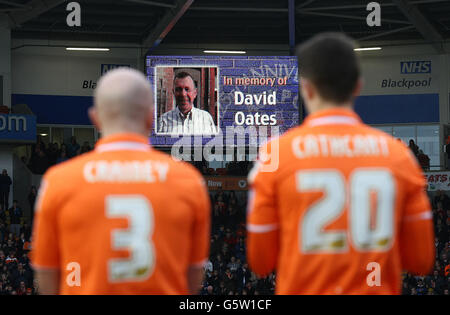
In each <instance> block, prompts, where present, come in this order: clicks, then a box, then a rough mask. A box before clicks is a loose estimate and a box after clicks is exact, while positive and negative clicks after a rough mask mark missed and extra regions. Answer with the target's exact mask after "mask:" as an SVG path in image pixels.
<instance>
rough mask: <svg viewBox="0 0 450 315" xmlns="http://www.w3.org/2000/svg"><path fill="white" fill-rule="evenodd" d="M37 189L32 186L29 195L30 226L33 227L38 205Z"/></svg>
mask: <svg viewBox="0 0 450 315" xmlns="http://www.w3.org/2000/svg"><path fill="white" fill-rule="evenodd" d="M36 197H37V189H36V186H31V190H30V193H29V194H28V204H29V205H30V213H31V216H30V225H31V226H33V220H34V204H35V203H36Z"/></svg>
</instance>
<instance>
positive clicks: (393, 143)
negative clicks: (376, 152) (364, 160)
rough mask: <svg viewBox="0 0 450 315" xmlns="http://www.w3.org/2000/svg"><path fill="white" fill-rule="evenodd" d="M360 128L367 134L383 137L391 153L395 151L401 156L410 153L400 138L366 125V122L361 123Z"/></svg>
mask: <svg viewBox="0 0 450 315" xmlns="http://www.w3.org/2000/svg"><path fill="white" fill-rule="evenodd" d="M360 128H361V130H362V133H365V134H367V135H372V136H376V137H379V138H381V139H383V140H384V141H385V142H386V144H387V145H388V147H389V150H390V151H391V154H392V153H396V154H400V155H402V156H404V155H407V156H409V155H410V152H411V150H410V149H409V148H408V146H407V145H406V144H405V143H404V142H403V141H402V140H401V139H398V138H394V137H393V136H391V135H390V134H388V133H386V132H384V131H382V130H380V129H377V128H374V127H371V126H369V125H366V124H361V126H360Z"/></svg>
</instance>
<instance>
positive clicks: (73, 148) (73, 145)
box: [67, 136, 80, 158]
mask: <svg viewBox="0 0 450 315" xmlns="http://www.w3.org/2000/svg"><path fill="white" fill-rule="evenodd" d="M78 150H80V145H79V144H78V143H77V139H76V138H75V137H74V136H73V137H71V138H70V143H69V145H68V146H67V156H68V157H69V158H72V157H74V156H76V155H77V154H78V153H79V151H78Z"/></svg>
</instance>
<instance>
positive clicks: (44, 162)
mask: <svg viewBox="0 0 450 315" xmlns="http://www.w3.org/2000/svg"><path fill="white" fill-rule="evenodd" d="M90 150H92V148H91V146H90V144H89V143H88V142H87V141H85V142H84V143H83V145H82V146H80V145H79V144H78V143H77V140H76V138H75V137H71V139H70V141H69V143H68V144H66V143H62V144H61V146H60V145H59V144H58V143H57V142H55V143H49V144H48V145H46V144H45V143H44V142H43V141H42V138H41V137H40V136H39V137H38V139H37V142H36V144H35V145H33V146H32V153H31V157H30V159H29V160H28V161H27V160H26V158H23V159H22V161H23V162H24V163H25V164H27V165H28V167H29V169H30V170H31V171H32V172H33V173H35V174H40V175H42V174H44V173H45V171H46V170H47V169H48V168H49V167H50V166H53V165H55V164H58V163H61V162H64V161H66V160H68V159H70V158H72V157H75V156H77V155H80V154H82V153H85V152H88V151H90Z"/></svg>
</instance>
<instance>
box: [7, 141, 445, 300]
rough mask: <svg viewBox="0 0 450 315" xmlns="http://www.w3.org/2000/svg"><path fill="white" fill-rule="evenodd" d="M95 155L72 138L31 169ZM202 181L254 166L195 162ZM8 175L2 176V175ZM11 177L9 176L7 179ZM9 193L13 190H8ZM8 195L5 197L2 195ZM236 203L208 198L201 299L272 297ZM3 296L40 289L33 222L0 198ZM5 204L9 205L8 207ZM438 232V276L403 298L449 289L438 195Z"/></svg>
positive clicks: (224, 196) (43, 152)
mask: <svg viewBox="0 0 450 315" xmlns="http://www.w3.org/2000/svg"><path fill="white" fill-rule="evenodd" d="M409 146H410V148H411V151H412V152H413V153H414V155H415V156H416V157H417V159H418V160H419V162H420V164H421V165H422V167H423V168H424V170H425V169H429V158H428V161H427V163H425V162H423V163H422V162H421V161H426V159H424V158H423V157H421V154H423V152H421V150H420V149H419V147H418V146H417V145H416V144H415V143H414V141H413V140H411V141H410V144H409ZM89 150H91V147H90V146H89V144H88V143H85V144H84V145H83V146H82V147H80V145H79V144H78V143H77V142H76V139H75V138H74V137H73V138H72V139H71V141H70V143H69V144H67V145H66V144H62V145H61V146H60V147H59V146H58V144H56V143H54V144H50V145H49V146H46V145H45V144H44V143H43V142H42V141H41V140H38V142H37V144H36V145H35V146H34V148H33V153H34V154H33V155H32V156H31V158H30V161H29V167H30V169H32V170H33V171H34V172H35V173H38V174H42V173H44V172H45V170H46V169H47V168H48V167H49V166H51V165H54V164H56V163H59V162H62V161H64V160H66V159H68V158H70V157H74V156H77V155H79V154H81V153H84V152H87V151H89ZM193 164H194V166H196V167H197V168H198V169H199V170H200V171H201V172H202V174H204V175H235V176H245V175H246V174H247V173H248V170H249V168H250V167H251V163H250V162H230V163H228V164H227V165H226V168H225V172H224V173H221V174H218V172H217V171H214V172H212V171H211V170H210V169H209V168H208V167H207V163H206V162H205V161H203V162H194V163H193ZM2 175H4V174H2ZM6 175H7V174H6ZM10 185H11V183H10V180H7V179H6V178H5V177H4V176H3V177H0V190H1V191H4V190H5V189H6V188H4V187H6V186H8V187H9V186H10ZM8 193H9V188H8ZM3 194H4V193H3ZM36 195H37V191H36V188H35V187H32V188H31V190H30V194H29V196H28V202H29V204H30V208H31V209H33V208H34V203H35V200H36ZM1 196H3V195H1ZM240 196H241V197H240V198H238V197H237V194H236V192H234V191H219V192H217V193H215V194H214V195H213V194H210V197H211V205H212V225H211V246H210V258H209V261H208V262H207V264H206V265H205V279H204V282H203V286H202V290H201V294H202V295H258V294H262V295H267V294H273V293H274V288H275V278H276V276H275V274H274V273H272V274H270V275H269V276H268V277H265V278H258V277H257V276H256V275H255V274H254V273H253V272H251V270H250V269H249V266H248V264H247V263H246V248H245V243H246V226H245V222H246V211H245V209H246V204H247V201H246V199H245V198H246V197H245V196H246V194H241V195H240ZM0 199H1V200H0V201H2V202H1V205H0V295H1V294H7V295H31V294H37V283H36V282H35V281H33V272H32V269H31V268H30V264H29V258H28V254H29V251H30V249H31V244H30V236H31V226H32V222H33V217H31V218H30V219H29V220H25V219H24V217H23V213H22V211H21V207H20V204H19V202H17V201H14V202H13V205H12V206H11V207H9V205H8V204H7V199H8V198H7V197H6V198H3V197H2V198H0ZM4 200H6V203H5V202H4ZM432 205H433V212H434V226H435V234H436V242H435V244H436V263H435V267H434V270H433V271H432V272H431V274H430V275H427V276H425V277H419V276H414V275H411V274H407V273H405V274H404V276H403V291H402V293H403V294H405V295H416V294H417V295H425V294H427V295H441V294H448V292H449V289H450V278H449V272H450V264H449V257H450V242H449V235H450V234H449V232H450V231H449V228H450V198H449V197H448V196H447V195H446V194H445V193H443V192H441V191H440V192H438V194H437V195H436V197H434V198H432Z"/></svg>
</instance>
